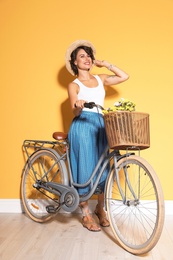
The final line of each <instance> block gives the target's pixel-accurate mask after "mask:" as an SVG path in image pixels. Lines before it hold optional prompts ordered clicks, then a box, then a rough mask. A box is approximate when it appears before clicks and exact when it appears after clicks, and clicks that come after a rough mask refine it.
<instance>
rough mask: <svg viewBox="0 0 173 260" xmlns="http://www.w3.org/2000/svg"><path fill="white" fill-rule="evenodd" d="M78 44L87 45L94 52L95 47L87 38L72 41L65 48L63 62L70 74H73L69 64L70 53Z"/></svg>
mask: <svg viewBox="0 0 173 260" xmlns="http://www.w3.org/2000/svg"><path fill="white" fill-rule="evenodd" d="M79 46H87V47H91V49H92V50H93V54H94V55H95V54H96V49H95V47H94V46H93V44H92V43H91V42H89V41H87V40H77V41H75V42H73V43H72V44H71V45H70V46H69V47H68V49H67V51H66V55H65V62H66V68H67V70H68V71H69V72H70V73H71V74H72V75H74V72H73V70H72V68H71V65H70V60H71V53H72V52H73V51H74V50H75V49H76V48H78V47H79Z"/></svg>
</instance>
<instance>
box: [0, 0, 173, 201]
mask: <svg viewBox="0 0 173 260" xmlns="http://www.w3.org/2000/svg"><path fill="white" fill-rule="evenodd" d="M172 13H173V1H171V0H157V1H156V0H152V1H151V0H145V1H139V0H132V1H128V0H121V1H116V0H99V1H98V0H96V1H93V0H88V1H87V2H86V1H85V2H82V1H79V0H76V1H71V0H66V1H59V0H28V1H27V0H26V1H23V0H1V1H0V100H1V102H0V106H1V107H0V113H1V115H0V121H1V134H0V138H1V140H0V146H1V156H0V159H1V163H0V166H1V168H0V171H1V172H0V176H1V177H0V198H19V187H20V177H21V172H22V168H23V164H24V159H23V155H22V149H21V146H22V142H23V140H24V139H28V138H29V139H32V138H33V139H50V140H52V137H51V135H52V132H53V131H56V130H60V131H61V130H65V131H68V127H69V123H70V120H71V114H69V105H68V102H67V92H66V88H67V84H68V82H70V81H71V80H72V77H71V76H70V75H69V74H68V72H66V69H65V67H64V54H65V51H66V48H67V46H68V45H69V44H70V43H71V42H72V41H74V40H76V39H88V40H90V41H91V42H93V43H94V45H95V46H96V49H97V58H98V59H105V60H108V61H110V62H112V63H114V64H117V65H118V66H120V67H121V68H123V69H124V70H125V71H127V72H128V73H129V74H130V79H129V80H128V81H127V82H125V83H123V84H121V85H118V86H116V88H114V90H113V89H110V90H111V91H110V90H109V92H108V96H107V98H106V101H105V106H106V107H107V106H109V105H112V104H113V103H114V102H115V100H117V99H119V98H120V97H126V98H128V99H131V100H133V101H135V102H136V104H137V110H138V111H143V112H149V113H150V124H151V148H150V149H148V150H145V151H143V152H142V155H143V156H144V157H145V158H146V159H147V160H148V161H149V162H150V163H151V164H152V165H153V166H154V168H155V170H156V172H157V173H158V176H159V178H160V180H161V184H162V186H163V190H164V194H165V199H167V200H173V193H172V186H173V182H172V178H173V177H172V173H173V164H172V148H173V147H172V146H173V119H172V118H173V115H172V112H173V102H172V96H173V95H172V94H173V77H172V69H173V20H172ZM98 71H99V72H100V71H102V72H103V71H104V70H103V69H101V70H100V69H96V68H95V69H94V70H93V72H94V73H97V72H98ZM63 120H64V121H63Z"/></svg>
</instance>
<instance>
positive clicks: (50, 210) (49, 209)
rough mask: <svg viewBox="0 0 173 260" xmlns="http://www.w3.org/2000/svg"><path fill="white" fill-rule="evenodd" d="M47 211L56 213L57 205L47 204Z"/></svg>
mask: <svg viewBox="0 0 173 260" xmlns="http://www.w3.org/2000/svg"><path fill="white" fill-rule="evenodd" d="M46 211H47V212H48V213H52V214H53V213H56V212H57V207H55V206H53V205H48V206H46Z"/></svg>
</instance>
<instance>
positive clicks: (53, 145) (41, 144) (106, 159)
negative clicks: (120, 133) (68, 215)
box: [23, 140, 133, 203]
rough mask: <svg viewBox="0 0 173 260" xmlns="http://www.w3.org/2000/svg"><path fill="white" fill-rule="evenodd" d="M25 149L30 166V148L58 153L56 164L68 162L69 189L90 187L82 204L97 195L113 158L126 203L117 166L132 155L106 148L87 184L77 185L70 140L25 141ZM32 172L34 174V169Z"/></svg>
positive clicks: (81, 200)
mask: <svg viewBox="0 0 173 260" xmlns="http://www.w3.org/2000/svg"><path fill="white" fill-rule="evenodd" d="M47 146H49V147H47ZM23 148H24V151H25V153H26V155H27V158H28V159H27V163H28V164H29V163H30V156H31V155H32V154H33V153H31V154H29V152H28V148H33V149H34V151H35V152H36V151H37V150H41V149H49V150H52V151H57V152H58V154H59V155H60V157H59V158H57V161H56V162H55V164H56V163H58V162H59V161H67V165H66V168H67V169H66V170H67V173H68V176H69V180H68V183H69V187H74V188H85V187H87V186H88V185H90V190H89V192H88V193H87V194H85V195H83V196H81V197H80V198H79V201H80V202H83V201H86V200H89V199H90V198H91V196H92V195H93V194H94V193H95V190H96V188H97V186H98V184H99V180H100V178H101V176H102V174H103V172H104V170H105V169H106V167H107V166H108V165H109V164H110V160H111V159H112V158H113V162H114V167H115V176H116V181H117V185H118V187H119V190H120V191H121V196H122V198H123V201H124V203H125V195H124V194H123V192H122V189H121V185H120V181H119V175H118V171H117V168H116V164H117V161H118V160H120V159H121V158H123V157H125V156H129V155H130V154H131V153H126V154H124V155H120V154H119V151H117V150H112V151H111V152H109V146H107V147H106V148H105V150H104V151H103V153H102V154H101V156H100V158H99V161H98V163H97V165H96V167H95V169H94V171H93V172H92V174H91V176H90V178H89V179H88V181H87V182H86V183H83V184H79V183H75V182H74V180H73V175H72V170H71V165H70V155H69V143H68V140H63V141H55V142H54V141H42V140H25V141H24V143H23ZM63 151H64V152H63ZM101 165H102V166H101ZM100 167H101V168H100ZM99 168H100V170H99V173H98V175H97V177H96V179H95V181H94V178H95V176H96V174H97V172H98V169H99ZM64 170H65V169H64ZM111 170H112V167H110V170H109V174H110V172H111ZM32 171H33V172H34V169H32ZM45 174H46V173H45ZM109 174H108V176H107V178H106V182H107V179H108V177H109ZM127 180H128V176H127ZM52 181H53V180H52ZM61 186H63V185H61V184H59V188H60V190H62V189H63V187H61ZM129 187H130V183H129ZM64 188H65V187H64ZM46 189H48V190H49V188H46ZM132 192H133V190H132Z"/></svg>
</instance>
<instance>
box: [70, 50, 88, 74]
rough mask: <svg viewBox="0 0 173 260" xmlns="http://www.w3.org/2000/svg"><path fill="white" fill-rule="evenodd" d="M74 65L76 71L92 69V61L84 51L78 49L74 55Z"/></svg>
mask: <svg viewBox="0 0 173 260" xmlns="http://www.w3.org/2000/svg"><path fill="white" fill-rule="evenodd" d="M74 64H75V65H76V66H77V68H78V70H87V71H88V70H90V69H91V67H92V59H91V57H90V55H89V54H87V53H86V51H85V50H83V49H80V50H79V51H78V53H77V55H76V60H75V62H74Z"/></svg>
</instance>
